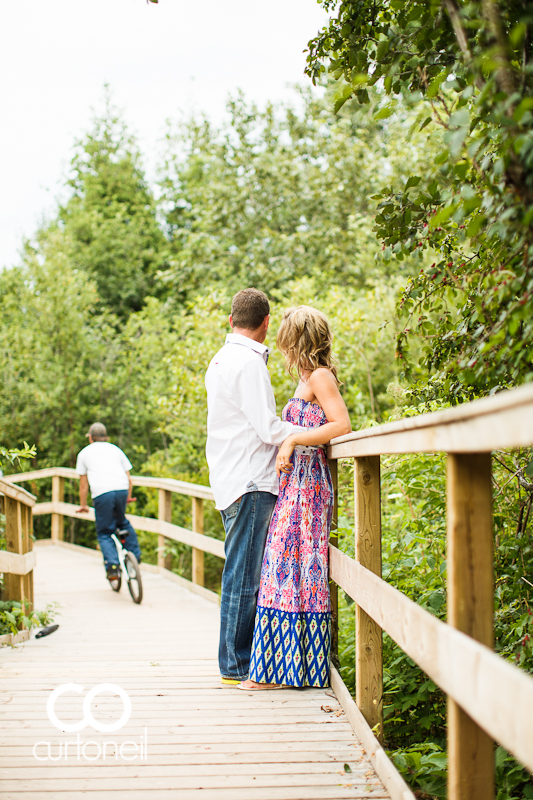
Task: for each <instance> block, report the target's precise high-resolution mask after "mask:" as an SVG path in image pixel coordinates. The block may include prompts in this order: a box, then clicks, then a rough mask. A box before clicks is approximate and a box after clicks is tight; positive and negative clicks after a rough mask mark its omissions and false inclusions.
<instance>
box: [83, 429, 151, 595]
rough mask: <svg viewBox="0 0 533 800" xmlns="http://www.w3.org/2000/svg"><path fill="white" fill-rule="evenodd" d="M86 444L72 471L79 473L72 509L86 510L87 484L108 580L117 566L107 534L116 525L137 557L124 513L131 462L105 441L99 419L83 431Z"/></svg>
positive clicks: (134, 538)
mask: <svg viewBox="0 0 533 800" xmlns="http://www.w3.org/2000/svg"><path fill="white" fill-rule="evenodd" d="M85 435H86V436H87V437H88V439H89V444H88V445H87V447H84V448H83V450H81V451H80V453H78V460H77V461H76V472H77V473H78V475H79V476H80V506H81V508H79V509H78V511H77V512H76V513H78V514H80V513H82V512H87V511H89V507H88V506H87V494H88V491H89V487H90V489H91V496H92V498H93V503H94V513H95V517H96V534H97V536H98V542H99V544H100V549H101V551H102V555H103V557H104V566H105V569H106V574H107V577H108V578H109V580H113V578H117V577H118V574H119V570H120V562H119V560H118V553H117V548H116V546H115V542H114V541H113V539H112V538H111V534H113V533H115V531H116V530H117V528H119V529H120V530H124V531H128V535H127V537H126V541H125V544H124V546H125V548H126V550H131V551H132V552H133V553H134V555H135V556H136V558H137V561H140V560H141V548H140V547H139V542H138V540H137V534H136V533H135V530H134V529H133V527H132V525H131V523H130V522H128V520H127V519H126V517H125V516H124V514H125V511H126V504H127V503H128V502H129V501H130V500H131V499H132V496H131V493H132V482H131V478H130V470H131V464H130V461H129V459H128V458H127V456H126V454H125V453H123V452H122V450H121V449H120V447H117V446H116V445H114V444H111V443H110V442H108V441H107V431H106V428H105V425H102V423H101V422H94V423H93V424H92V425H91V427H90V428H89V433H87V434H85Z"/></svg>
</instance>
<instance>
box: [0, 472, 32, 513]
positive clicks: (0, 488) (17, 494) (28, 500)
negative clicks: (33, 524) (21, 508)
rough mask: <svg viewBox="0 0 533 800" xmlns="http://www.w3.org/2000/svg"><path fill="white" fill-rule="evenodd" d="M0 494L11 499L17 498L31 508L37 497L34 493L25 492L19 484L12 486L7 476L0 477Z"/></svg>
mask: <svg viewBox="0 0 533 800" xmlns="http://www.w3.org/2000/svg"><path fill="white" fill-rule="evenodd" d="M0 494H4V495H5V496H6V497H10V498H11V499H12V500H18V502H19V503H23V504H24V505H25V506H29V507H30V508H32V507H33V506H34V505H35V502H36V500H37V498H36V497H35V495H33V494H30V492H27V491H26V489H23V488H22V487H21V486H13V485H12V483H11V482H10V481H9V480H8V479H7V478H0Z"/></svg>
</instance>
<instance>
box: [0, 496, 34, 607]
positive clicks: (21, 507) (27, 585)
mask: <svg viewBox="0 0 533 800" xmlns="http://www.w3.org/2000/svg"><path fill="white" fill-rule="evenodd" d="M4 514H5V518H6V550H7V551H8V552H11V553H21V554H24V553H27V552H29V551H30V550H32V549H33V542H32V538H31V531H32V511H31V508H29V507H28V506H26V505H25V504H24V503H21V502H19V501H18V500H14V499H13V498H11V497H4ZM4 599H5V600H18V601H19V602H20V603H22V604H23V606H24V605H25V604H26V603H28V604H29V606H30V609H31V608H32V606H33V570H32V571H31V572H29V573H28V574H27V575H16V574H14V573H6V574H5V575H4Z"/></svg>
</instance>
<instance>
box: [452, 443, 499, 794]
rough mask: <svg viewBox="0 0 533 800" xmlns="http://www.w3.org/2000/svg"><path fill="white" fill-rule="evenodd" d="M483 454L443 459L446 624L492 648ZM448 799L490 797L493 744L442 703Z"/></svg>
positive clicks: (487, 470) (488, 499) (487, 467)
mask: <svg viewBox="0 0 533 800" xmlns="http://www.w3.org/2000/svg"><path fill="white" fill-rule="evenodd" d="M491 495H492V490H491V460H490V454H489V453H473V454H452V455H449V456H448V475H447V511H448V513H447V528H448V553H447V567H448V623H449V624H450V625H453V627H454V628H458V629H459V630H460V631H463V633H466V634H468V635H469V636H472V637H473V638H474V639H477V640H478V641H479V642H482V643H483V644H486V645H487V646H488V647H492V646H493V639H494V634H493V621H494V599H493V594H494V579H493V569H494V568H493V553H492V551H493V547H492V496H491ZM448 754H449V767H448V798H449V800H491V798H493V797H494V744H493V741H492V739H491V738H490V737H489V736H487V734H486V733H485V732H484V731H482V730H481V728H480V727H479V726H478V725H476V723H475V722H474V721H473V720H472V719H471V718H470V717H469V716H468V715H467V714H465V712H464V711H463V710H462V709H461V707H460V706H458V705H457V703H455V702H454V701H453V700H451V699H450V698H448Z"/></svg>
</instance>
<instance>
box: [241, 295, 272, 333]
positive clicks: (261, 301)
mask: <svg viewBox="0 0 533 800" xmlns="http://www.w3.org/2000/svg"><path fill="white" fill-rule="evenodd" d="M269 314H270V303H269V302H268V297H267V296H266V294H265V293H264V292H260V291H259V289H241V291H240V292H237V294H236V295H235V297H234V298H233V300H232V301H231V316H232V319H233V326H234V327H235V328H244V329H245V330H247V331H255V330H257V328H258V327H259V326H260V325H261V323H262V322H263V320H264V318H265V317H267V316H268V315H269Z"/></svg>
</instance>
